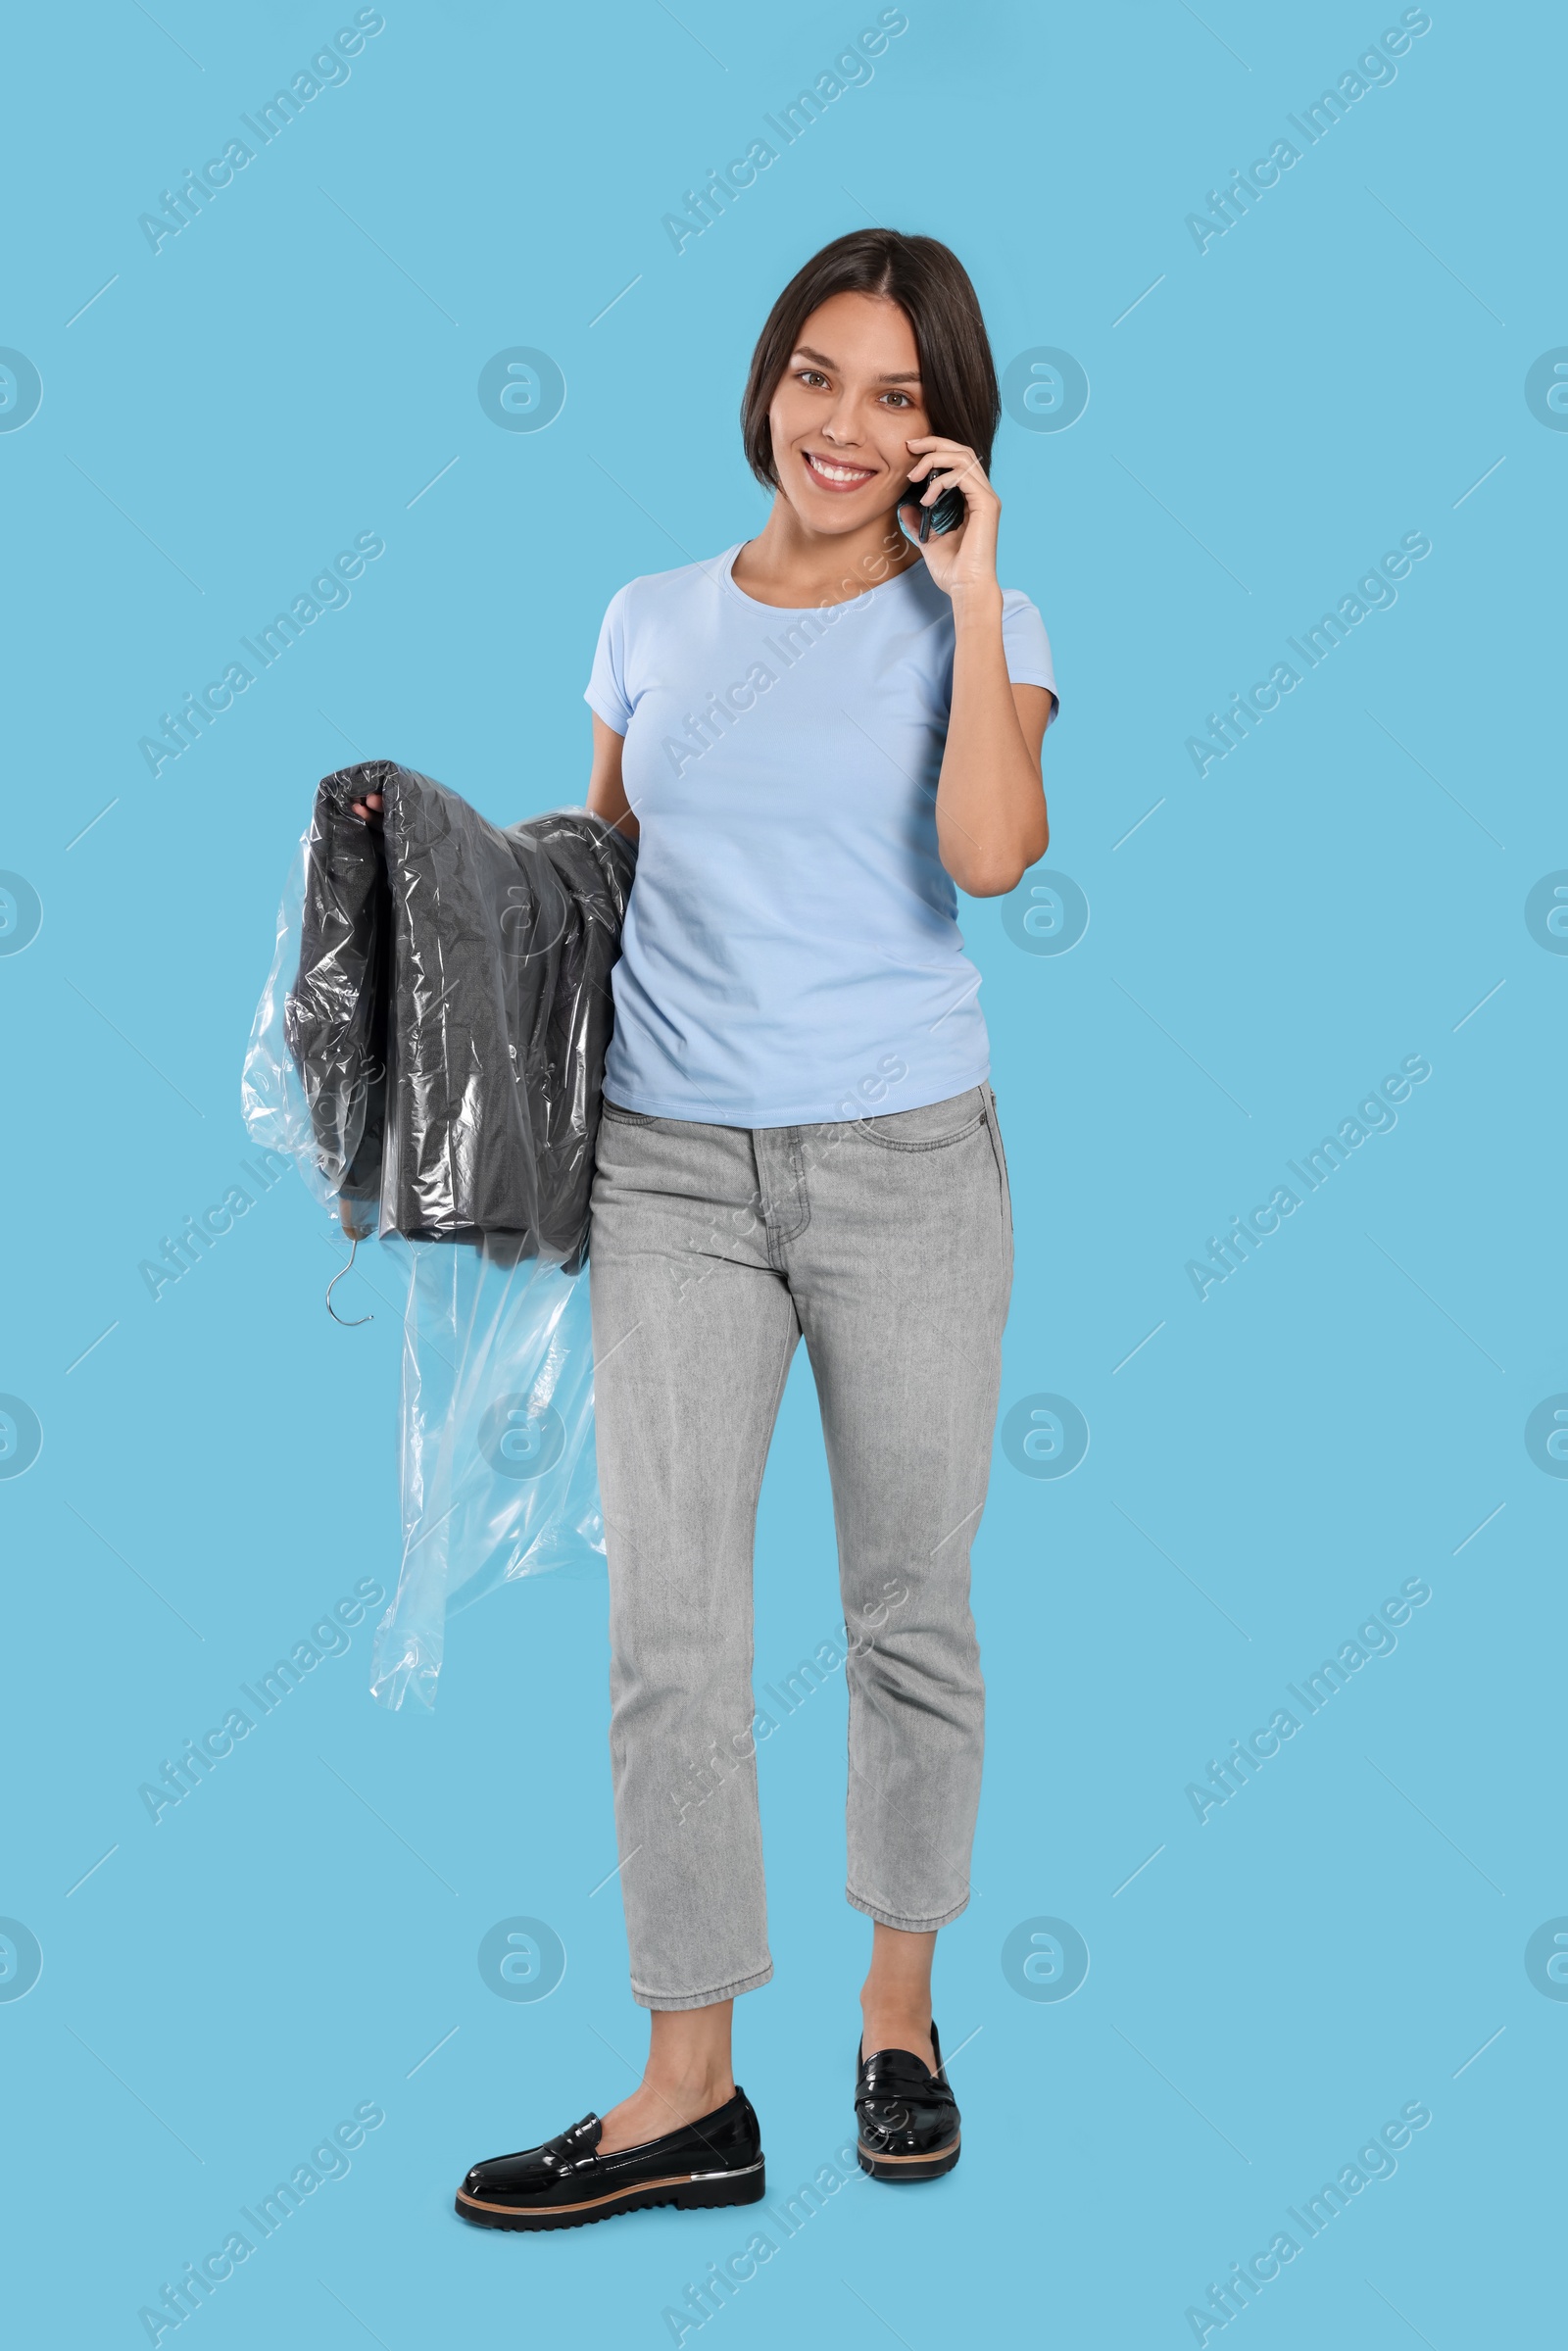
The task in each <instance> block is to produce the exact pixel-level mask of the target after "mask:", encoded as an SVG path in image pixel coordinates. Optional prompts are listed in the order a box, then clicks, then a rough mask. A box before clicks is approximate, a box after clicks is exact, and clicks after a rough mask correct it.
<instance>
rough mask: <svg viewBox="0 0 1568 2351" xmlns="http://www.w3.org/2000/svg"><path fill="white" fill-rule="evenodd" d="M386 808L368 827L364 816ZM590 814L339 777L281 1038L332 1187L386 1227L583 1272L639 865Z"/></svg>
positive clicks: (372, 777)
mask: <svg viewBox="0 0 1568 2351" xmlns="http://www.w3.org/2000/svg"><path fill="white" fill-rule="evenodd" d="M370 792H379V793H380V794H381V795H382V796H383V800H384V810H383V820H382V822H381V824H380V825H373V824H367V823H365V822H364V821H363V820H362V819H361V818H360V817H357V816H355V815H354V814H353V812H352V803H353V802H354V801H356V800H360V801H363V800H364V798H365V796H366V794H367V793H370ZM635 863H636V857H635V852H634V851H633V849H632V848H631V846H630V844H629V843H628V842H627V841H626V840H625V839H624V838H623V837H622V836H621V835H620V834H619V833H616V832H614V831H613V830H612V828H611V827H610V826H609V825H608V824H607V823H606V822H605V821H604V819H603V818H602V817H598V816H592V815H590V814H589V813H588V811H587V810H586V809H585V808H560V809H555V810H553V811H552V812H551V813H550V814H548V815H544V816H535V817H531V818H529V820H528V821H527V822H526V823H524V824H517V825H514V826H512V827H511V829H510V830H508V831H506V832H502V831H499V830H498V829H497V828H496V826H494V825H493V824H490V823H488V822H487V821H486V820H485V818H484V817H482V816H481V815H480V814H479V813H478V811H477V810H476V809H474V808H469V806H468V804H467V802H466V801H464V800H460V799H459V797H458V795H457V794H456V793H455V792H449V791H447V790H446V789H445V787H444V786H443V785H441V784H437V783H433V782H432V781H431V779H430V778H429V777H428V776H426V775H417V774H416V773H415V772H414V771H413V769H412V768H408V767H400V766H398V765H396V764H395V763H394V762H393V761H392V760H389V759H371V760H368V761H366V762H365V763H364V764H363V765H360V766H355V767H345V768H342V769H340V770H339V771H338V773H336V774H335V775H328V776H324V777H323V778H322V779H321V782H320V784H319V788H318V790H317V795H316V809H315V813H314V816H313V819H312V823H311V831H310V836H309V843H308V854H307V873H306V891H305V910H304V923H303V929H302V934H301V942H300V967H299V975H298V977H297V979H296V981H295V983H294V987H293V989H292V990H291V992H290V994H289V998H288V1003H287V1007H286V1011H285V1023H284V1026H285V1034H286V1036H287V1040H288V1047H289V1051H290V1053H292V1055H293V1057H294V1060H295V1063H296V1064H297V1066H298V1068H299V1072H300V1076H301V1079H302V1081H303V1084H304V1087H305V1094H306V1100H307V1101H308V1102H309V1104H310V1110H311V1121H312V1126H313V1128H314V1131H315V1136H316V1143H317V1149H318V1151H319V1157H320V1165H321V1168H322V1170H323V1172H324V1173H325V1175H326V1176H327V1179H328V1181H329V1182H330V1183H331V1184H332V1185H334V1186H335V1187H336V1188H337V1189H339V1190H340V1192H341V1194H342V1195H343V1197H344V1198H345V1199H346V1200H349V1201H350V1202H351V1203H357V1204H359V1205H360V1206H362V1207H363V1208H364V1209H365V1210H366V1211H367V1213H366V1220H365V1221H366V1223H367V1225H368V1222H369V1214H368V1210H369V1207H370V1203H372V1202H378V1203H379V1225H378V1229H379V1231H380V1232H381V1233H383V1234H387V1233H402V1234H404V1235H406V1236H408V1237H409V1238H411V1239H415V1240H434V1239H447V1240H466V1241H473V1240H477V1239H479V1238H480V1237H482V1236H495V1237H496V1239H497V1241H498V1242H500V1241H501V1240H502V1238H503V1237H505V1238H506V1241H507V1242H508V1244H509V1245H510V1246H511V1247H512V1248H513V1249H515V1252H516V1253H517V1254H519V1255H534V1254H542V1255H545V1256H548V1257H554V1258H557V1259H559V1260H561V1261H562V1262H563V1263H564V1264H567V1265H568V1266H575V1265H577V1264H580V1262H581V1259H582V1254H583V1251H584V1249H585V1248H586V1245H587V1234H588V1193H589V1187H590V1185H591V1183H592V1181H593V1160H594V1140H595V1137H596V1135H597V1133H598V1128H599V1105H600V1087H601V1082H602V1079H603V1075H604V1065H605V1049H606V1047H607V1045H608V1044H609V1042H610V1032H611V1026H612V1021H613V1007H612V1001H611V993H610V974H611V968H612V966H613V963H614V961H615V957H616V955H617V954H618V953H619V946H620V924H621V918H622V916H623V914H624V912H625V908H626V899H627V896H628V894H629V892H630V889H631V882H632V875H633V872H634V870H635Z"/></svg>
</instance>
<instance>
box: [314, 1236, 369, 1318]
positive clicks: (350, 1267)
mask: <svg viewBox="0 0 1568 2351" xmlns="http://www.w3.org/2000/svg"><path fill="white" fill-rule="evenodd" d="M359 1246H360V1236H359V1235H358V1233H356V1234H354V1235H353V1237H352V1239H351V1241H350V1243H349V1261H348V1263H347V1265H340V1266H339V1267H338V1269H337V1271H336V1273H335V1274H334V1275H333V1276H332V1279H331V1280H330V1281H329V1282H328V1283H327V1285H326V1310H327V1312H328V1314H330V1315H331V1317H332V1320H333V1321H334V1322H335V1323H341V1324H342V1327H343V1329H344V1330H345V1331H357V1330H358V1329H359V1327H360V1325H361V1323H365V1322H374V1320H375V1316H374V1315H373V1314H357V1315H356V1316H355V1318H354V1320H353V1321H352V1322H350V1321H348V1320H347V1319H346V1318H345V1317H344V1316H343V1315H341V1314H340V1313H339V1312H338V1310H337V1308H336V1307H335V1306H334V1305H333V1303H332V1293H333V1291H334V1290H335V1289H336V1288H337V1286H338V1284H339V1282H341V1281H342V1279H343V1276H344V1275H345V1274H346V1273H352V1272H353V1271H354V1258H355V1254H356V1252H357V1250H358V1249H359Z"/></svg>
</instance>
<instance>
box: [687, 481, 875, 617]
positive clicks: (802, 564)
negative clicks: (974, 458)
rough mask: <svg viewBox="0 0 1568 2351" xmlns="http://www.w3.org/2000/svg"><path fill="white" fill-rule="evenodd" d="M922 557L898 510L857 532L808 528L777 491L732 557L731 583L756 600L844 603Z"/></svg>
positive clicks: (797, 607) (800, 605) (795, 606)
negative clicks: (760, 520) (761, 520)
mask: <svg viewBox="0 0 1568 2351" xmlns="http://www.w3.org/2000/svg"><path fill="white" fill-rule="evenodd" d="M919 561H920V558H919V556H918V555H917V553H916V552H915V549H914V547H913V546H912V545H911V543H910V541H909V540H908V538H907V536H906V535H905V533H904V531H903V530H902V529H901V528H900V526H899V519H898V514H897V512H896V511H893V512H890V513H888V514H882V515H878V516H875V517H873V519H872V520H871V521H870V522H867V523H866V524H864V525H863V527H862V528H860V529H859V530H856V531H845V532H843V533H842V534H841V533H839V532H837V531H834V532H832V533H828V532H825V531H814V530H808V529H807V527H806V525H805V523H804V522H803V521H802V520H801V518H800V516H799V514H797V513H796V512H795V509H794V508H793V507H792V506H791V505H790V502H789V500H788V499H787V498H785V497H784V496H783V494H782V493H780V494H779V495H778V496H776V497H775V498H774V500H773V511H772V513H771V514H769V515H768V517H767V520H766V522H765V523H764V524H763V525H762V528H761V530H760V532H759V534H758V536H757V537H756V538H755V539H748V540H747V542H746V544H745V546H744V547H743V548H742V549H741V551H740V554H739V555H738V556H737V557H736V558H735V563H734V572H733V576H734V580H735V585H736V586H737V587H738V588H740V589H742V590H743V591H744V592H745V594H746V595H748V596H753V597H755V598H756V599H757V601H758V603H759V604H773V605H780V606H784V607H788V608H790V609H792V610H794V611H796V612H800V611H802V610H804V609H805V608H806V607H807V606H809V605H824V604H848V603H849V602H850V600H851V598H852V597H856V596H862V595H863V594H864V593H865V591H866V589H867V588H874V587H878V586H879V585H880V584H881V582H882V581H883V580H885V579H892V578H893V577H894V576H895V575H896V573H898V572H900V571H907V570H908V569H909V567H910V565H911V564H914V563H918V562H919Z"/></svg>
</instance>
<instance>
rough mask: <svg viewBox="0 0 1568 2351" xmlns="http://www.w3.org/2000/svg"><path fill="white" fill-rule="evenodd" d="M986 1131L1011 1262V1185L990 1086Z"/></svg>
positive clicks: (993, 1096)
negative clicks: (998, 1187)
mask: <svg viewBox="0 0 1568 2351" xmlns="http://www.w3.org/2000/svg"><path fill="white" fill-rule="evenodd" d="M985 1101H986V1107H985V1120H986V1131H987V1133H988V1134H989V1135H990V1137H991V1148H992V1150H993V1151H995V1152H996V1155H997V1180H998V1182H999V1183H1000V1184H1001V1186H1002V1226H1003V1231H1004V1232H1005V1235H1006V1238H1007V1263H1008V1266H1009V1267H1010V1266H1011V1264H1012V1186H1011V1185H1010V1183H1009V1182H1008V1181H1007V1153H1006V1150H1005V1146H1004V1144H1003V1140H1002V1121H1001V1119H1000V1118H999V1117H998V1116H997V1098H996V1096H995V1095H994V1094H993V1093H992V1091H991V1088H990V1087H989V1086H987V1087H986V1088H985Z"/></svg>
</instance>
